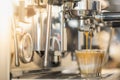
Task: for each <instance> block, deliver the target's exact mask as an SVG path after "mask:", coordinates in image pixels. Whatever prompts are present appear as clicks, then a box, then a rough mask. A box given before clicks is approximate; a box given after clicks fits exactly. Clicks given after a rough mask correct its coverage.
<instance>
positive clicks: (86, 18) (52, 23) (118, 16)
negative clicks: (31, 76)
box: [12, 0, 120, 77]
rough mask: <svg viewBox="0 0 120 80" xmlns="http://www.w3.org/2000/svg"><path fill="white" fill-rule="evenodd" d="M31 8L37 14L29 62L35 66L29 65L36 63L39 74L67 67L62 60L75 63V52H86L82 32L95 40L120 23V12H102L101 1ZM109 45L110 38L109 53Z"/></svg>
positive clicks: (39, 1)
mask: <svg viewBox="0 0 120 80" xmlns="http://www.w3.org/2000/svg"><path fill="white" fill-rule="evenodd" d="M105 2H106V3H107V1H105ZM32 6H33V9H35V13H36V14H35V15H34V16H32V25H31V26H32V29H31V31H32V33H30V34H31V36H32V40H33V52H34V54H33V57H32V59H31V61H30V62H33V63H30V64H34V63H35V64H34V65H37V70H38V69H39V70H41V71H42V70H43V72H44V71H46V70H49V69H51V68H54V67H64V66H63V64H64V62H65V61H63V60H65V59H64V58H66V57H67V56H69V55H70V56H71V57H70V58H71V61H75V55H74V51H75V50H76V49H79V50H80V49H83V48H85V41H84V35H83V32H85V31H87V32H89V33H92V34H93V36H95V34H97V33H98V32H100V30H101V28H103V26H107V27H108V26H110V27H117V26H118V25H119V22H118V21H119V20H120V13H119V12H103V9H105V8H106V6H104V5H103V4H101V1H100V0H97V1H96V0H49V1H47V0H33V4H32ZM113 21H114V22H113ZM116 23H117V24H116ZM110 27H108V28H110ZM99 29H100V30H99ZM108 31H109V30H108ZM109 35H111V31H110V33H109ZM90 36H91V35H90ZM110 41H111V37H110V38H109V40H108V45H107V46H106V49H107V50H108V49H109V46H110ZM95 47H96V46H95ZM18 53H19V52H18ZM17 56H18V55H17V53H16V57H17ZM17 59H18V58H17ZM66 61H67V60H66ZM16 63H18V61H16ZM27 64H29V63H27ZM22 65H26V64H22ZM66 65H67V64H66ZM15 68H16V67H15ZM33 69H34V68H33ZM33 69H32V70H33ZM21 70H22V68H21ZM35 70H36V69H35ZM22 71H23V72H25V71H24V70H22ZM27 71H28V72H29V71H30V70H27ZM12 73H13V75H14V72H12ZM15 77H16V76H15Z"/></svg>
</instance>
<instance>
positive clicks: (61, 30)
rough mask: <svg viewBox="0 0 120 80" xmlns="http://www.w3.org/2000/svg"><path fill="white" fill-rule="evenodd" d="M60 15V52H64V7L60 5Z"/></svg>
mask: <svg viewBox="0 0 120 80" xmlns="http://www.w3.org/2000/svg"><path fill="white" fill-rule="evenodd" d="M62 10H63V11H62V14H61V18H62V19H61V26H60V34H61V48H60V50H61V52H62V51H64V26H65V25H64V22H65V19H64V5H62Z"/></svg>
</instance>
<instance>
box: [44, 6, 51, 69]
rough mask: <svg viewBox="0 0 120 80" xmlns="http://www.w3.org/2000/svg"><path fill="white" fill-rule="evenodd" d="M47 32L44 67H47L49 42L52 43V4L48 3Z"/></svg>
mask: <svg viewBox="0 0 120 80" xmlns="http://www.w3.org/2000/svg"><path fill="white" fill-rule="evenodd" d="M47 11H48V13H47V34H46V46H45V56H44V65H43V66H44V68H46V67H47V64H48V61H47V59H48V50H49V44H50V31H51V30H50V29H51V28H50V27H51V11H52V5H51V4H47Z"/></svg>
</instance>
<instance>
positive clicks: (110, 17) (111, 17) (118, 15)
mask: <svg viewBox="0 0 120 80" xmlns="http://www.w3.org/2000/svg"><path fill="white" fill-rule="evenodd" d="M95 19H97V20H100V21H118V20H120V12H103V13H101V14H99V15H96V16H95Z"/></svg>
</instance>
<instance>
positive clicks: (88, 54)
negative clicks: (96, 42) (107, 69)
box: [75, 49, 105, 78]
mask: <svg viewBox="0 0 120 80" xmlns="http://www.w3.org/2000/svg"><path fill="white" fill-rule="evenodd" d="M75 53H76V58H77V63H78V68H79V71H80V75H81V77H87V78H88V77H91V78H93V77H101V69H102V66H103V64H104V59H105V52H104V51H103V50H99V49H84V50H76V51H75Z"/></svg>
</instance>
